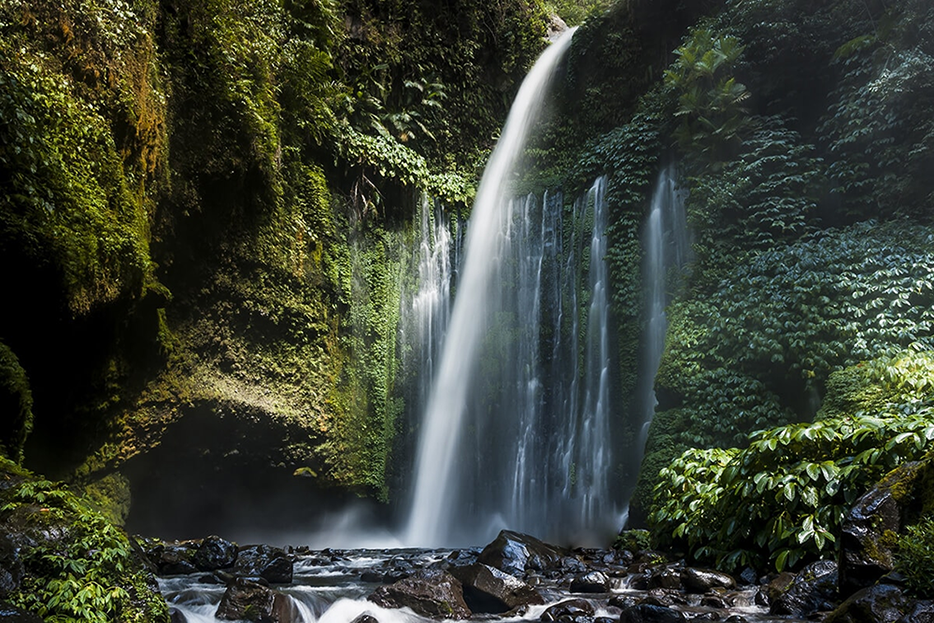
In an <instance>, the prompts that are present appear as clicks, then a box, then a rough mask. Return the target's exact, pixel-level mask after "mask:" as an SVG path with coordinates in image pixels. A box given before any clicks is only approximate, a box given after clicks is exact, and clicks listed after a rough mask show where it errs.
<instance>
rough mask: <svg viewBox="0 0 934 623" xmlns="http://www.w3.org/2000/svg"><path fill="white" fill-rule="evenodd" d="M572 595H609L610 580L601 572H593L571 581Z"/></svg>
mask: <svg viewBox="0 0 934 623" xmlns="http://www.w3.org/2000/svg"><path fill="white" fill-rule="evenodd" d="M571 592H572V593H608V592H610V578H608V577H607V576H606V574H605V573H603V572H601V571H591V572H589V573H584V574H581V575H578V576H577V577H575V578H574V579H573V580H571Z"/></svg>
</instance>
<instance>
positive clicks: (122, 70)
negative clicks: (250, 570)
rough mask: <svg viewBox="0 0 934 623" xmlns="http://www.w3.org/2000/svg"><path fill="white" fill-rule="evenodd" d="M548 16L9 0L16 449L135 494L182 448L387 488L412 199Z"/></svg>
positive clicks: (475, 126) (505, 91) (176, 472)
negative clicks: (399, 327)
mask: <svg viewBox="0 0 934 623" xmlns="http://www.w3.org/2000/svg"><path fill="white" fill-rule="evenodd" d="M547 21H548V18H547V15H546V12H545V10H544V8H543V7H542V6H541V5H540V4H538V3H537V2H527V1H526V0H510V1H509V2H504V3H497V4H496V5H495V6H490V5H488V3H484V2H476V1H472V0H463V1H458V2H455V3H453V4H452V3H446V4H445V5H443V6H434V5H426V4H425V3H422V2H417V1H414V0H400V1H399V2H393V3H386V2H371V1H367V0H353V1H352V0H346V1H343V2H337V1H333V0H307V1H292V0H288V1H277V0H273V1H265V0H257V1H251V2H246V3H244V2H227V1H225V0H204V1H198V2H172V1H168V2H156V1H146V0H139V1H134V2H124V1H122V0H70V1H68V2H64V3H61V2H55V3H53V2H44V1H42V2H19V1H13V2H7V3H5V4H4V5H3V7H0V59H2V60H0V81H2V85H3V88H2V90H0V92H2V95H0V116H2V120H3V123H0V136H2V139H0V180H2V184H3V193H2V196H0V261H2V263H3V265H4V266H5V267H6V268H5V269H4V270H3V271H2V277H0V280H2V281H0V288H2V291H3V292H5V293H6V295H5V300H6V301H7V303H6V304H4V305H3V306H2V309H0V349H2V350H0V353H2V362H3V367H2V376H0V379H2V388H3V400H4V401H5V402H4V403H3V404H4V405H7V403H9V407H6V406H5V407H4V409H5V410H7V408H8V410H9V411H10V413H11V414H12V417H9V418H8V417H6V416H4V424H3V431H2V443H3V449H4V451H5V453H6V454H7V455H9V456H11V457H14V458H17V459H19V458H20V457H21V456H22V455H23V452H24V447H25V461H26V464H27V465H30V466H32V467H34V468H35V469H38V470H41V471H43V472H45V473H48V474H52V475H57V476H60V477H70V478H76V479H77V480H78V481H79V482H81V483H85V484H91V485H92V489H93V490H94V491H95V492H96V494H97V495H98V497H100V498H101V499H102V500H103V499H105V498H106V499H108V500H110V502H111V504H110V506H111V511H112V512H113V513H114V514H115V516H116V517H118V518H119V517H120V516H121V515H125V513H126V510H127V507H126V496H127V494H128V493H129V492H130V491H131V490H135V491H137V492H140V491H145V490H146V488H147V486H148V485H151V484H153V482H154V481H153V480H151V479H148V478H149V477H150V475H151V474H153V473H154V472H155V471H157V470H164V471H163V476H164V478H162V479H161V481H160V482H162V483H175V484H178V483H180V482H186V483H187V484H188V485H190V487H188V490H189V493H191V492H197V491H199V490H200V491H201V492H202V493H205V492H208V491H216V490H224V488H225V487H230V490H231V491H233V490H235V487H233V485H232V483H235V482H238V481H239V482H243V483H247V485H248V486H247V487H246V489H248V490H254V491H256V490H268V489H270V484H269V483H270V482H271V481H275V482H278V483H280V484H281V486H282V487H283V488H285V489H288V488H290V487H294V488H295V490H296V491H297V492H298V494H299V496H301V495H302V494H305V495H308V496H313V495H314V492H315V491H319V490H321V489H323V488H329V487H335V486H336V487H338V490H340V491H350V492H356V493H362V494H367V495H373V496H376V497H380V498H384V499H385V498H386V496H387V495H388V485H387V482H388V481H387V476H386V474H387V470H388V469H390V468H391V460H392V457H391V455H390V454H391V452H390V451H391V448H392V444H393V440H394V436H395V433H396V427H397V425H398V421H397V417H398V415H399V413H400V411H401V409H402V404H401V402H400V400H401V399H400V392H398V391H396V389H397V387H396V385H397V382H398V379H397V374H398V367H399V360H398V353H397V352H396V332H397V325H398V319H399V292H400V288H399V285H400V280H401V279H402V278H403V277H402V274H403V272H404V271H403V270H402V265H403V263H405V262H408V261H410V260H409V258H410V256H411V250H410V248H411V243H412V236H413V228H414V227H415V226H414V225H413V215H414V212H415V206H416V205H417V202H418V200H419V196H420V193H423V192H430V193H431V194H432V195H434V196H436V197H440V198H443V199H445V200H446V201H447V203H448V204H449V205H450V206H451V208H452V209H457V208H458V207H459V206H460V205H463V203H464V202H465V201H466V200H467V199H469V197H470V194H471V193H472V190H471V189H472V185H473V183H474V181H473V180H474V177H475V175H476V166H477V163H478V162H479V161H480V156H481V155H482V154H483V153H484V152H485V150H488V149H489V148H490V146H491V145H492V143H493V141H494V140H495V135H496V132H497V130H498V128H499V126H500V124H501V122H502V119H503V118H504V116H505V112H506V109H507V105H508V101H509V99H510V97H511V93H512V92H513V91H514V89H515V88H517V81H518V80H519V79H520V78H521V77H522V76H523V74H524V72H525V70H526V69H527V67H528V66H529V64H530V63H531V61H532V60H533V59H534V58H535V57H536V56H537V54H538V53H539V51H540V50H541V49H542V47H543V46H544V45H545V40H544V38H543V36H544V34H545V29H546V24H547ZM30 431H31V433H30ZM27 435H28V437H27ZM24 444H25V445H24ZM295 473H298V474H301V475H304V476H311V478H296V477H295V476H293V474H295ZM244 474H249V477H245V476H244ZM105 477H106V479H105V480H101V479H102V478H105ZM94 483H97V484H94ZM166 487H167V488H166V490H158V491H154V492H153V493H154V494H155V495H156V496H167V497H171V496H172V494H173V489H172V488H171V487H170V486H168V485H167V486H166ZM272 488H275V487H272Z"/></svg>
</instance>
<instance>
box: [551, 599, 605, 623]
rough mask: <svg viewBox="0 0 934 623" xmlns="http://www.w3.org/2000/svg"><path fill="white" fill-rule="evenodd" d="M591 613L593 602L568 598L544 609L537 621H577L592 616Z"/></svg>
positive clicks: (592, 611) (592, 612) (592, 613)
mask: <svg viewBox="0 0 934 623" xmlns="http://www.w3.org/2000/svg"><path fill="white" fill-rule="evenodd" d="M593 615H594V607H593V604H592V603H590V602H589V601H587V600H586V599H568V600H566V601H562V602H561V603H557V604H555V605H553V606H551V607H550V608H548V609H547V610H545V612H543V613H542V616H541V618H540V619H539V621H541V622H542V623H552V622H553V621H559V622H564V621H577V620H580V619H582V618H592V617H593Z"/></svg>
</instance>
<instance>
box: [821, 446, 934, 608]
mask: <svg viewBox="0 0 934 623" xmlns="http://www.w3.org/2000/svg"><path fill="white" fill-rule="evenodd" d="M932 482H934V462H932V461H931V460H930V459H929V460H926V461H923V462H918V461H913V462H910V463H905V464H904V465H901V466H899V467H898V468H896V469H894V470H893V471H891V472H890V473H889V474H888V475H887V476H886V477H885V478H883V479H882V480H881V481H880V482H879V483H878V484H877V485H876V486H874V487H873V488H872V489H871V490H869V491H868V492H867V493H865V494H864V495H863V496H862V497H860V498H859V499H858V500H857V501H856V503H855V504H854V505H853V508H852V509H851V510H850V512H849V513H848V514H847V516H846V519H845V521H844V523H843V530H842V535H841V538H840V553H839V562H840V594H841V596H843V597H847V596H849V595H852V594H853V593H855V592H856V591H858V590H860V589H862V588H866V587H869V586H872V585H873V584H875V583H876V582H877V581H878V580H879V579H880V578H882V577H883V576H885V575H886V574H887V573H889V572H890V571H892V570H893V569H894V568H895V557H896V549H897V540H898V534H899V533H900V532H902V531H903V530H904V528H905V527H906V526H907V525H909V524H911V523H913V522H914V521H916V520H917V519H918V518H919V517H920V516H921V513H922V509H924V508H929V507H930V505H931V504H932V503H934V498H931V497H930V491H929V489H930V485H931V483H932Z"/></svg>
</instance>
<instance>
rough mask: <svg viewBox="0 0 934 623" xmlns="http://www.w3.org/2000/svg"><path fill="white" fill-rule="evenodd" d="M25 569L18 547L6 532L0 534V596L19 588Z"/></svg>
mask: <svg viewBox="0 0 934 623" xmlns="http://www.w3.org/2000/svg"><path fill="white" fill-rule="evenodd" d="M24 573H25V569H24V567H23V560H22V558H21V557H20V555H19V548H18V547H16V545H15V544H14V543H13V541H12V540H11V539H10V537H9V536H8V535H6V534H0V598H2V597H5V596H6V595H8V594H10V593H12V592H13V591H15V590H16V589H17V588H19V583H20V582H21V581H22V579H23V574H24Z"/></svg>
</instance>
